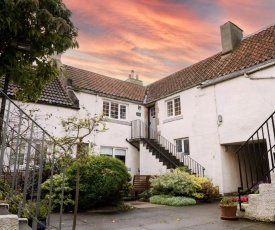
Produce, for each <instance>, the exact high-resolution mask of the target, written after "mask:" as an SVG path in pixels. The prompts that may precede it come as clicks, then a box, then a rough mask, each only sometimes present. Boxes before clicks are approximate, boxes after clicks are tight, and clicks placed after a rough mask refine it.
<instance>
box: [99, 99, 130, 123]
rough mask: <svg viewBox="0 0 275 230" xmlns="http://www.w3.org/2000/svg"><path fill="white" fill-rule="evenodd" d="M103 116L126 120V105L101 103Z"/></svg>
mask: <svg viewBox="0 0 275 230" xmlns="http://www.w3.org/2000/svg"><path fill="white" fill-rule="evenodd" d="M103 115H104V116H106V117H110V118H112V119H120V120H126V105H121V104H119V103H116V102H109V101H103Z"/></svg>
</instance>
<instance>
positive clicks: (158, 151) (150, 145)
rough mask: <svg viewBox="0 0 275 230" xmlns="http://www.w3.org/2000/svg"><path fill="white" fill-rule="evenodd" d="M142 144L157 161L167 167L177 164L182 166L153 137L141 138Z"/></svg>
mask: <svg viewBox="0 0 275 230" xmlns="http://www.w3.org/2000/svg"><path fill="white" fill-rule="evenodd" d="M142 142H143V145H145V146H146V148H147V149H148V150H149V151H150V152H151V153H152V154H153V156H155V157H156V158H157V159H158V160H159V162H162V163H163V165H165V166H166V167H167V169H171V168H176V167H179V166H184V164H183V163H182V162H180V160H179V159H178V158H176V156H174V155H173V154H172V153H170V152H169V151H168V150H166V149H165V148H164V147H162V146H161V145H160V144H159V143H158V142H157V141H156V140H154V139H142Z"/></svg>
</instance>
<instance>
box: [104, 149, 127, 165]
mask: <svg viewBox="0 0 275 230" xmlns="http://www.w3.org/2000/svg"><path fill="white" fill-rule="evenodd" d="M100 155H105V156H111V157H114V158H117V159H119V160H121V161H122V162H124V163H125V157H126V149H123V148H116V147H101V148H100Z"/></svg>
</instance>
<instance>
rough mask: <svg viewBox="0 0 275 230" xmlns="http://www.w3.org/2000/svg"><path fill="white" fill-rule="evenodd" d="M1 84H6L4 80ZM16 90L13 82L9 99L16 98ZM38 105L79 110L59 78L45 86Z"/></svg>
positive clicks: (9, 91) (10, 86) (9, 90)
mask: <svg viewBox="0 0 275 230" xmlns="http://www.w3.org/2000/svg"><path fill="white" fill-rule="evenodd" d="M1 83H2V84H1V85H3V84H4V79H3V78H2V79H1ZM16 88H17V86H16V85H15V84H13V83H12V82H11V83H10V84H9V88H8V96H9V97H11V98H14V97H15V92H14V89H16ZM38 103H40V104H48V105H56V106H62V107H68V108H75V109H77V107H76V106H75V105H74V103H73V102H72V100H71V99H70V97H69V95H68V93H67V91H66V90H65V89H64V87H63V86H62V84H61V82H60V81H59V79H58V78H56V79H54V80H53V81H51V82H50V83H49V84H47V85H46V86H45V88H44V89H43V91H42V96H41V98H40V99H39V100H38Z"/></svg>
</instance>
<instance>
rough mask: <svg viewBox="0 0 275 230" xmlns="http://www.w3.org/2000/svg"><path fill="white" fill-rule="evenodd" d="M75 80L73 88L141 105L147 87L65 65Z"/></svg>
mask: <svg viewBox="0 0 275 230" xmlns="http://www.w3.org/2000/svg"><path fill="white" fill-rule="evenodd" d="M64 67H65V69H66V72H67V73H68V74H69V75H70V77H71V78H72V80H73V87H79V88H81V89H84V90H88V91H91V92H94V93H101V94H103V95H108V96H113V97H117V98H120V99H127V100H133V101H136V102H139V103H141V102H142V101H143V99H144V94H145V89H146V87H144V86H141V85H137V84H134V83H131V82H126V81H121V80H118V79H115V78H111V77H106V76H103V75H100V74H97V73H93V72H90V71H87V70H82V69H78V68H75V67H72V66H68V65H64Z"/></svg>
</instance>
